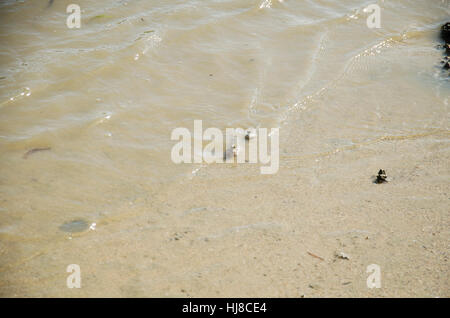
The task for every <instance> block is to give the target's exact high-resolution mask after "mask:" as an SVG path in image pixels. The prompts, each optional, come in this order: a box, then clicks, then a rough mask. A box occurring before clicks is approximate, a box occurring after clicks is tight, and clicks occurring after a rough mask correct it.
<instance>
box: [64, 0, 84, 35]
mask: <svg viewBox="0 0 450 318" xmlns="http://www.w3.org/2000/svg"><path fill="white" fill-rule="evenodd" d="M66 12H67V13H70V14H69V16H68V17H67V20H66V25H67V27H68V28H69V29H74V28H76V29H79V28H81V8H80V6H79V5H78V4H73V3H72V4H69V5H68V6H67V9H66Z"/></svg>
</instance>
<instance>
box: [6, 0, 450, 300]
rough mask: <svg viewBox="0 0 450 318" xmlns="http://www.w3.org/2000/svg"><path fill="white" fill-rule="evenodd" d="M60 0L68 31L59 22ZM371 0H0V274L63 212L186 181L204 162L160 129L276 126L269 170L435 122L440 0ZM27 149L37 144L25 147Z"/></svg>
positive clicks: (71, 216) (437, 127) (70, 215)
mask: <svg viewBox="0 0 450 318" xmlns="http://www.w3.org/2000/svg"><path fill="white" fill-rule="evenodd" d="M73 2H76V3H78V4H79V5H80V7H81V9H82V13H81V14H82V22H81V23H82V25H81V28H80V29H69V28H68V27H67V26H66V18H67V16H68V14H67V13H66V7H67V5H68V4H70V3H73ZM370 3H371V2H370V1H356V0H343V1H322V0H320V1H300V0H298V1H296V0H285V1H277V0H271V1H270V0H248V1H240V0H228V1H218V0H217V1H196V0H188V1H186V0H183V1H176V0H167V1H145V0H134V1H131V0H130V1H118V0H115V1H87V0H80V1H58V0H56V1H55V2H54V3H53V4H52V5H51V6H50V7H47V4H48V1H1V3H0V47H1V54H0V246H2V248H1V250H0V255H1V256H0V257H1V261H0V267H1V268H2V272H3V273H9V272H11V271H12V270H13V269H12V268H14V267H15V266H19V265H18V264H24V263H26V262H27V260H28V259H29V258H31V257H35V256H36V255H37V254H36V253H38V254H39V253H41V252H42V251H43V250H44V251H48V246H49V244H53V243H54V242H55V241H57V242H59V241H61V242H63V241H65V240H67V239H68V232H71V231H70V229H69V230H68V231H62V230H61V226H63V227H64V224H67V223H68V222H71V221H73V220H84V221H83V222H87V223H86V224H84V225H83V230H84V229H85V228H87V227H88V225H89V224H90V223H94V222H96V223H100V224H101V222H105V223H107V222H109V220H111V219H115V220H120V219H121V218H122V217H123V218H126V215H128V213H129V211H125V210H124V207H130V209H133V208H135V207H136V206H137V205H139V206H140V207H141V208H142V207H146V206H149V205H150V204H151V202H152V200H153V196H154V194H155V193H157V192H158V191H159V190H160V189H161V188H162V187H167V186H170V184H171V183H175V184H177V183H178V182H181V181H182V180H186V179H187V178H195V173H194V174H193V171H194V172H195V171H198V169H199V168H202V167H204V165H198V164H197V165H195V164H182V165H175V164H174V163H173V162H172V161H171V159H170V151H171V148H172V146H173V145H174V143H175V142H173V141H171V140H170V134H171V131H172V130H173V129H174V128H176V127H187V128H189V129H190V130H192V129H193V121H194V119H201V120H203V126H204V127H218V128H220V129H225V128H226V127H243V128H247V127H257V126H260V127H267V128H271V127H280V142H281V144H282V147H281V149H280V150H281V151H280V152H281V155H280V165H281V168H280V169H283V165H284V167H285V168H286V167H289V165H290V163H292V162H293V161H295V160H299V158H310V157H315V156H317V158H318V159H317V160H320V159H319V158H320V156H321V154H327V153H329V152H333V151H339V150H346V149H347V150H349V151H352V149H356V148H357V147H359V146H360V145H363V144H365V143H368V144H370V143H371V142H375V141H377V140H380V138H387V139H389V138H392V139H395V138H399V139H401V138H405V139H408V138H415V137H418V136H426V135H427V134H433V133H435V132H440V133H442V132H446V131H448V128H449V101H450V99H449V96H450V85H449V81H448V78H446V77H445V76H444V75H443V74H442V73H441V70H440V68H439V64H438V63H439V60H440V59H441V56H442V51H440V50H437V49H436V45H437V44H438V43H439V42H438V38H437V34H438V29H439V27H440V25H441V24H442V23H443V22H445V21H446V20H447V19H448V17H449V16H450V3H449V1H448V0H443V1H438V0H436V1H422V0H417V1H407V0H398V1H385V2H378V4H379V5H380V6H381V28H380V29H369V28H368V27H367V25H366V18H367V16H368V14H367V13H364V12H363V9H364V8H365V7H366V6H367V5H368V4H370ZM305 111H307V112H310V114H312V115H309V116H307V117H302V113H303V112H305ZM446 140H447V141H448V139H446ZM34 148H43V149H44V148H50V149H46V150H42V151H36V152H33V153H29V154H28V155H27V156H25V157H24V154H25V153H27V151H29V150H30V149H34ZM305 168H308V167H305ZM374 172H375V171H374ZM214 182H220V180H219V181H217V180H214ZM255 187H257V185H256V184H255ZM173 199H174V200H176V198H175V197H174V198H173ZM137 211H145V212H136V213H138V214H139V213H153V211H149V210H145V209H144V210H142V209H138V210H137ZM107 237H108V236H105V238H104V239H105V240H106V239H107ZM101 239H102V238H97V240H101ZM42 253H45V252H42ZM42 253H41V254H42ZM41 254H39V255H41ZM92 262H93V263H96V260H95V259H93V260H92ZM5 275H7V274H5ZM11 284H12V285H14V283H11ZM19 294H20V292H19Z"/></svg>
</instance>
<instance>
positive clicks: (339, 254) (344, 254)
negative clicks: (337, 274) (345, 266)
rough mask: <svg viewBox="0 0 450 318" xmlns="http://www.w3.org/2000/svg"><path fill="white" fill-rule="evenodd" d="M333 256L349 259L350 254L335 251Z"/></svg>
mask: <svg viewBox="0 0 450 318" xmlns="http://www.w3.org/2000/svg"><path fill="white" fill-rule="evenodd" d="M335 256H336V257H337V258H339V259H345V260H349V259H350V256H349V255H348V254H346V253H344V252H340V253H336V254H335Z"/></svg>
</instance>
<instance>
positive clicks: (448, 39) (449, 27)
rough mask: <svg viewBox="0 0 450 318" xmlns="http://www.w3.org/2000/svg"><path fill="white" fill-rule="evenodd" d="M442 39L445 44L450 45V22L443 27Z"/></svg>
mask: <svg viewBox="0 0 450 318" xmlns="http://www.w3.org/2000/svg"><path fill="white" fill-rule="evenodd" d="M441 38H442V40H444V42H445V43H447V44H448V43H450V22H447V23H446V24H444V25H443V26H442V27H441Z"/></svg>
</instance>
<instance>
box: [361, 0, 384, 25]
mask: <svg viewBox="0 0 450 318" xmlns="http://www.w3.org/2000/svg"><path fill="white" fill-rule="evenodd" d="M363 11H364V12H366V13H371V14H370V15H369V16H368V17H367V20H366V23H367V27H368V28H369V29H374V28H377V29H379V28H381V9H380V6H379V5H378V4H371V5H368V6H367V7H366V8H364V10H363Z"/></svg>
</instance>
